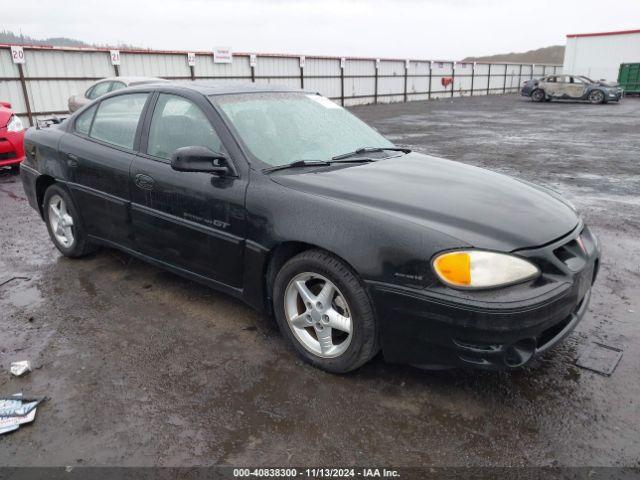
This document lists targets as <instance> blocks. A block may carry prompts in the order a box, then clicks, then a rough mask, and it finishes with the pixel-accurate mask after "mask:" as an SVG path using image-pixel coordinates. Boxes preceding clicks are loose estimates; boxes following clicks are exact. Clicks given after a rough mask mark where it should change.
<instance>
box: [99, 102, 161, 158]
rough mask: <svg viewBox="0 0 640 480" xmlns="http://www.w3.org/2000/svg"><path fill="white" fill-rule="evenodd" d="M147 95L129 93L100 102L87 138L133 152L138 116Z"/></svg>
mask: <svg viewBox="0 0 640 480" xmlns="http://www.w3.org/2000/svg"><path fill="white" fill-rule="evenodd" d="M148 96H149V94H148V93H129V94H125V95H119V96H117V97H112V98H108V99H106V100H103V101H102V102H100V105H99V106H98V111H97V112H96V117H95V119H94V120H93V125H92V126H91V132H90V133H89V136H90V137H91V138H95V139H96V140H102V141H103V142H107V143H110V144H112V145H116V146H118V147H124V148H127V149H129V150H133V141H134V139H135V136H136V130H137V128H138V121H139V120H140V114H141V113H142V109H143V108H144V104H145V102H146V101H147V97H148Z"/></svg>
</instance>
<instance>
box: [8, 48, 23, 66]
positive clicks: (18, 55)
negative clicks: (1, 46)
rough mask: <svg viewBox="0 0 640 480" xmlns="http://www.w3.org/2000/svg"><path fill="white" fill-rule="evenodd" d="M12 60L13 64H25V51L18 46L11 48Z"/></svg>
mask: <svg viewBox="0 0 640 480" xmlns="http://www.w3.org/2000/svg"><path fill="white" fill-rule="evenodd" d="M11 58H12V59H13V63H24V50H23V49H22V47H19V46H17V45H12V46H11Z"/></svg>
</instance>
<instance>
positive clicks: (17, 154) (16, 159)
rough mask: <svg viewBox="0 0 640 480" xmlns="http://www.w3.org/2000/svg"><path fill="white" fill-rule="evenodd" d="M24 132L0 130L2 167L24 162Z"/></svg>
mask: <svg viewBox="0 0 640 480" xmlns="http://www.w3.org/2000/svg"><path fill="white" fill-rule="evenodd" d="M23 142H24V130H22V131H21V132H9V131H7V129H6V128H5V127H3V128H0V167H7V166H10V165H17V164H19V163H20V162H22V161H23V160H24V145H23Z"/></svg>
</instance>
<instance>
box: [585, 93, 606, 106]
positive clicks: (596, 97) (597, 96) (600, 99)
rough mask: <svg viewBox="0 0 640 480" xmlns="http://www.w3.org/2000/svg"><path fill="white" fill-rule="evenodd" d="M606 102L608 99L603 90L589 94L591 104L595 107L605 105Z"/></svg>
mask: <svg viewBox="0 0 640 480" xmlns="http://www.w3.org/2000/svg"><path fill="white" fill-rule="evenodd" d="M605 100H606V98H605V96H604V93H603V92H602V90H594V91H592V92H591V93H590V94H589V103H592V104H594V105H597V104H600V103H604V101H605Z"/></svg>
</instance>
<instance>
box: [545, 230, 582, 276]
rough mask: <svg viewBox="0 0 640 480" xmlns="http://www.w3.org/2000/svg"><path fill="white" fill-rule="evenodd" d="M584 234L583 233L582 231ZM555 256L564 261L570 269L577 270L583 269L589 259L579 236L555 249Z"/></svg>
mask: <svg viewBox="0 0 640 480" xmlns="http://www.w3.org/2000/svg"><path fill="white" fill-rule="evenodd" d="M580 235H582V233H580ZM553 254H554V255H555V257H556V258H557V259H558V260H560V261H561V262H562V263H564V264H565V265H566V266H567V267H568V268H569V270H571V271H573V272H577V271H579V270H582V269H583V268H584V266H585V264H586V261H587V255H586V253H585V251H584V250H583V249H582V247H581V245H580V243H579V242H578V239H577V238H574V239H572V240H570V241H568V242H567V243H565V244H564V245H562V246H561V247H558V248H556V249H555V250H554V251H553Z"/></svg>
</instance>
